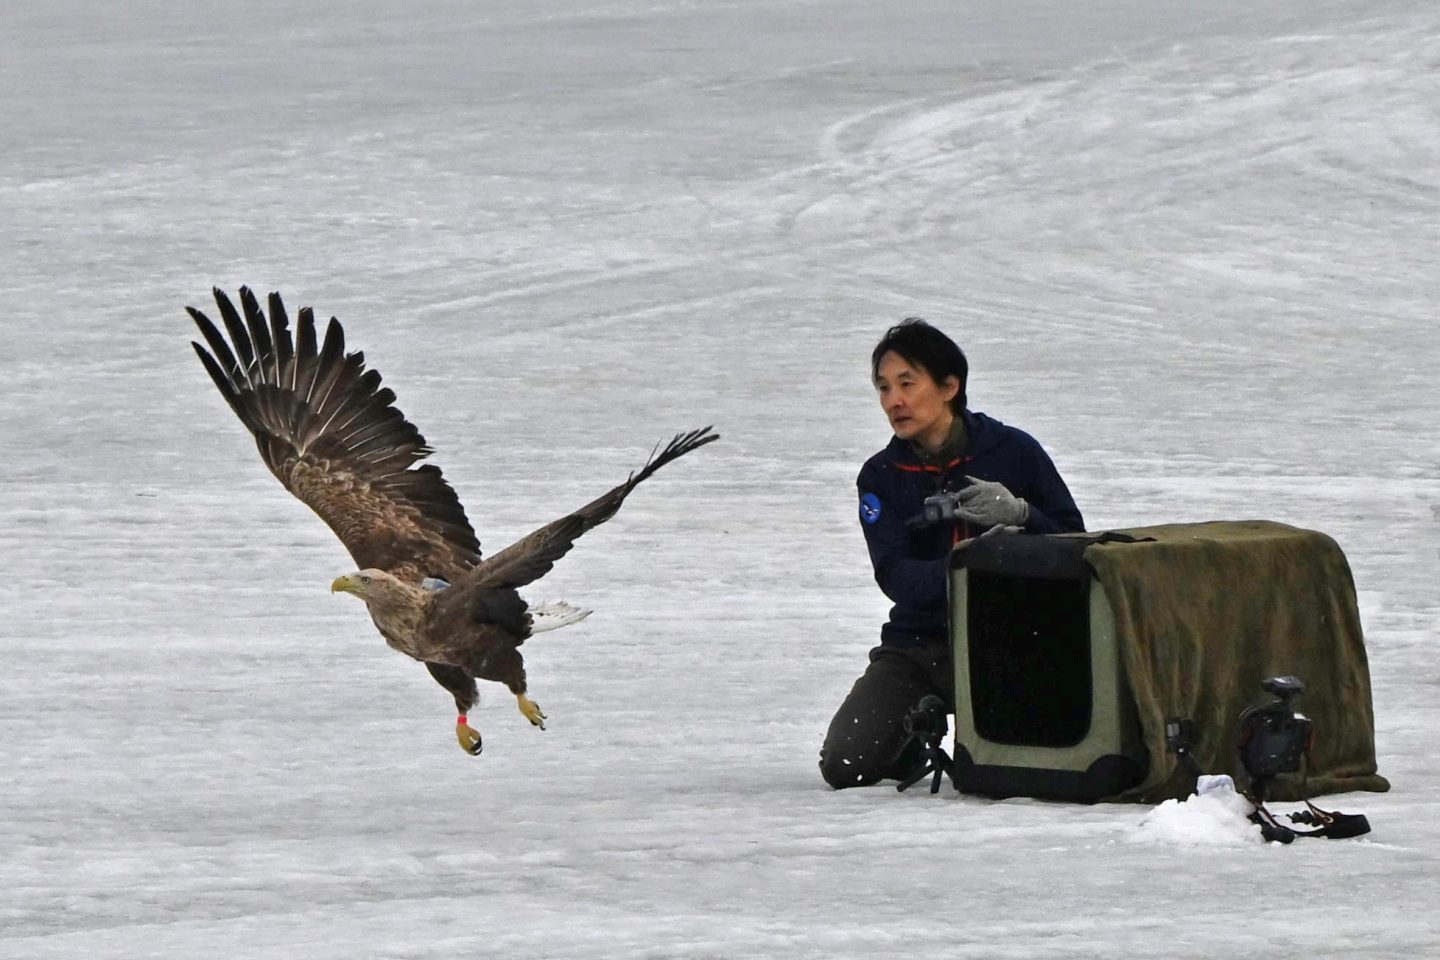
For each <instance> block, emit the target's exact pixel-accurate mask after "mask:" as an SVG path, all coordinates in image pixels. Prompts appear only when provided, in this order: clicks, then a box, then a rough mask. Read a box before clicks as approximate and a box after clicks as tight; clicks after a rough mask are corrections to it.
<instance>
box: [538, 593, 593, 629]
mask: <svg viewBox="0 0 1440 960" xmlns="http://www.w3.org/2000/svg"><path fill="white" fill-rule="evenodd" d="M588 616H590V611H589V610H581V609H580V608H579V607H572V606H570V604H568V603H566V602H565V601H563V600H546V601H545V602H543V603H532V604H531V605H530V620H531V623H530V634H531V636H534V635H535V634H537V633H544V632H545V631H546V630H559V629H560V628H561V627H568V626H570V624H572V623H579V622H580V621H581V620H584V619H585V618H586V617H588Z"/></svg>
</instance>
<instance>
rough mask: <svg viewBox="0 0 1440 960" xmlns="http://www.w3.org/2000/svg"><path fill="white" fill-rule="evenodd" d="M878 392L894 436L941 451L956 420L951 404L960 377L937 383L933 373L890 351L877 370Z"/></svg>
mask: <svg viewBox="0 0 1440 960" xmlns="http://www.w3.org/2000/svg"><path fill="white" fill-rule="evenodd" d="M875 392H876V393H877V394H878V395H879V397H880V409H882V410H884V411H885V416H886V418H887V419H888V420H889V421H890V428H891V429H892V430H894V431H895V436H897V437H899V438H900V439H901V440H912V441H916V442H918V443H919V444H920V445H921V446H923V447H925V448H926V449H929V450H938V449H939V448H940V445H941V444H943V443H944V442H945V438H946V437H947V436H948V435H949V433H950V425H951V424H952V423H954V421H955V414H954V412H953V411H952V410H951V409H950V401H951V400H954V399H955V396H956V394H958V393H959V392H960V381H959V380H958V379H957V378H955V377H953V376H952V377H946V378H945V379H944V381H942V382H939V383H937V382H936V381H935V378H934V377H932V376H931V375H930V371H928V370H926V369H925V368H924V367H922V366H920V365H919V364H914V363H911V362H910V361H908V360H906V359H905V358H904V357H902V356H900V354H898V353H896V352H895V351H893V350H891V351H889V352H887V353H886V354H885V355H884V356H882V357H881V358H880V366H879V367H877V368H876V371H875Z"/></svg>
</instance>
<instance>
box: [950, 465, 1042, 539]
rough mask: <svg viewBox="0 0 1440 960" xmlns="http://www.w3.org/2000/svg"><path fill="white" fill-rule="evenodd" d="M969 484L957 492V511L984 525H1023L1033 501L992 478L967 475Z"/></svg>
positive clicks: (975, 522)
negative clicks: (1027, 499)
mask: <svg viewBox="0 0 1440 960" xmlns="http://www.w3.org/2000/svg"><path fill="white" fill-rule="evenodd" d="M965 479H966V480H969V481H970V486H968V487H966V488H965V489H964V490H960V491H958V492H957V493H956V494H955V515H956V516H958V517H960V518H961V519H963V520H966V521H968V522H970V523H973V524H975V525H976V526H981V527H995V526H1006V527H1023V526H1024V525H1025V521H1026V520H1028V519H1030V504H1028V503H1026V502H1025V501H1024V500H1022V499H1020V498H1019V497H1017V496H1015V494H1013V493H1011V492H1010V491H1009V490H1007V489H1006V488H1005V484H1003V483H996V482H995V481H993V480H977V479H975V478H974V477H966V478H965Z"/></svg>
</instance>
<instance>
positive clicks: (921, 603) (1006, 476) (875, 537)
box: [856, 410, 1085, 645]
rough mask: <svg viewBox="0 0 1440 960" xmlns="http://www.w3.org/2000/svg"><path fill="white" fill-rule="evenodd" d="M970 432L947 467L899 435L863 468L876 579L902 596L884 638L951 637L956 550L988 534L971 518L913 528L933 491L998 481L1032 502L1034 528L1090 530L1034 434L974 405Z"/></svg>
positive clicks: (898, 641)
mask: <svg viewBox="0 0 1440 960" xmlns="http://www.w3.org/2000/svg"><path fill="white" fill-rule="evenodd" d="M965 431H966V449H965V452H964V453H963V454H962V455H961V456H960V457H958V458H957V459H955V460H952V461H951V462H950V463H948V464H946V465H945V466H944V467H934V466H922V465H921V463H920V461H919V459H917V458H916V456H915V451H914V448H913V447H911V445H910V443H909V441H906V440H901V439H900V438H899V437H894V438H892V439H891V441H890V445H889V446H887V447H886V448H885V449H884V450H881V451H880V452H879V453H877V454H875V456H873V457H871V458H870V459H869V460H867V461H865V466H863V467H861V468H860V477H859V479H858V480H857V481H856V485H857V486H858V487H859V491H860V527H861V529H862V530H864V531H865V543H866V545H867V546H869V548H870V562H871V564H873V565H874V567H875V582H876V583H878V584H880V589H881V590H883V591H885V595H886V596H887V597H889V598H890V599H891V600H893V601H895V606H894V607H893V608H892V609H891V611H890V621H889V622H888V623H886V624H885V626H884V627H883V628H882V629H881V631H880V639H881V643H885V644H895V645H909V644H922V643H935V642H944V641H945V640H946V639H947V638H948V637H949V634H950V631H949V625H948V623H947V618H946V610H945V586H946V569H947V564H948V558H949V555H950V548H951V547H953V546H954V545H955V544H956V543H958V542H959V541H961V540H964V539H966V538H968V537H973V536H978V535H979V534H980V533H983V532H984V530H983V528H977V527H973V526H971V525H970V524H967V523H964V522H957V523H955V524H953V525H951V524H945V523H939V524H935V525H934V526H930V527H924V528H921V529H918V530H912V529H911V528H910V527H909V526H908V525H907V524H906V521H907V520H909V519H910V518H911V517H914V516H916V515H917V514H919V513H920V512H921V504H922V502H923V501H924V499H925V498H926V497H927V496H929V495H930V494H932V493H937V492H939V491H940V490H941V489H945V490H958V489H959V488H961V487H963V486H965V485H966V483H967V482H968V481H967V480H966V479H965V478H966V477H967V476H971V477H976V478H978V479H980V480H996V481H999V482H1000V483H1003V484H1005V486H1006V488H1007V489H1009V491H1010V492H1011V493H1013V494H1015V496H1017V497H1021V498H1022V499H1024V500H1025V501H1026V502H1027V503H1029V504H1030V519H1029V520H1028V521H1026V523H1025V532H1026V533H1066V532H1070V531H1080V530H1084V529H1085V521H1084V520H1083V519H1082V518H1081V516H1080V510H1079V508H1077V507H1076V506H1075V500H1074V498H1072V497H1071V496H1070V491H1069V489H1067V488H1066V486H1065V481H1064V480H1062V479H1060V474H1059V472H1058V471H1057V470H1056V469H1055V464H1054V463H1052V462H1051V460H1050V457H1049V455H1048V454H1046V453H1045V450H1044V449H1043V448H1042V447H1041V446H1040V444H1039V443H1038V442H1037V441H1036V440H1035V438H1034V437H1032V436H1030V435H1029V434H1028V433H1026V432H1025V431H1023V430H1017V429H1016V428H1014V427H1007V426H1006V425H1005V424H1003V423H1001V422H1000V421H998V420H992V419H991V418H990V417H987V416H985V414H983V413H972V412H970V411H968V410H967V411H965Z"/></svg>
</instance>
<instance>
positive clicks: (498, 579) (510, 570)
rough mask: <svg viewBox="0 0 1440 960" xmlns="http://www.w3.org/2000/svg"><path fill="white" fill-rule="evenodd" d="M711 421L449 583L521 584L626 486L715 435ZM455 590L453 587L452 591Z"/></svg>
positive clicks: (604, 513) (612, 504)
mask: <svg viewBox="0 0 1440 960" xmlns="http://www.w3.org/2000/svg"><path fill="white" fill-rule="evenodd" d="M719 439H720V435H719V434H718V433H712V432H711V428H710V427H701V428H700V429H698V430H691V431H690V432H689V433H681V434H676V435H675V436H674V437H673V438H672V439H671V440H670V442H669V443H667V444H666V445H665V448H664V449H663V450H660V451H659V452H658V453H655V452H653V451H652V453H651V455H650V459H649V460H647V461H646V462H645V466H643V467H641V468H640V469H639V470H637V471H636V472H634V473H632V474H631V475H630V476H629V478H628V479H626V481H625V482H624V483H622V484H620V485H619V486H618V487H615V488H614V489H613V490H610V491H609V492H607V493H605V494H602V495H601V496H599V497H597V498H595V499H594V500H592V501H590V502H589V503H587V504H586V505H585V506H583V507H581V508H580V509H579V510H576V511H575V512H574V513H572V514H569V515H568V516H564V517H561V518H560V519H559V520H555V521H552V522H551V523H547V524H546V525H545V526H543V527H541V528H540V529H539V530H536V531H535V532H534V533H531V534H528V535H527V536H525V537H522V538H521V539H519V540H517V541H515V542H514V543H512V544H511V545H510V546H508V547H506V548H505V549H504V550H501V551H500V552H499V553H497V554H495V555H494V556H493V557H490V558H489V559H488V560H485V561H484V562H483V563H481V564H480V566H478V567H476V568H475V569H473V570H471V571H470V572H469V573H467V574H466V575H465V577H464V578H463V579H462V580H460V581H459V582H457V583H455V584H454V585H455V586H457V587H462V588H463V587H471V586H474V587H523V586H524V585H525V584H527V583H530V582H532V581H534V580H536V579H538V578H540V577H542V576H544V575H545V574H546V573H548V572H549V570H550V568H551V567H552V566H554V565H555V561H556V560H559V559H560V558H561V557H563V556H565V554H566V553H569V552H570V548H571V547H572V546H574V544H575V540H576V538H578V537H579V536H580V535H581V534H582V533H584V532H585V531H586V530H589V529H590V528H591V527H595V526H598V525H599V524H602V523H604V522H605V521H606V520H609V519H610V518H611V517H613V516H615V512H616V511H617V510H619V509H620V505H621V504H622V503H624V502H625V498H626V497H628V496H629V495H630V491H631V490H634V489H635V487H636V486H637V485H638V484H640V483H641V482H642V481H644V480H645V479H646V478H647V477H649V476H650V475H651V474H653V473H654V472H655V471H656V470H659V469H660V468H661V467H663V466H665V464H667V463H669V462H670V461H672V460H676V459H679V458H680V457H683V456H684V455H685V454H687V453H689V452H690V451H692V450H695V449H698V448H700V447H703V446H704V445H705V444H707V443H710V442H711V441H712V440H719ZM457 592H458V591H457Z"/></svg>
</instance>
